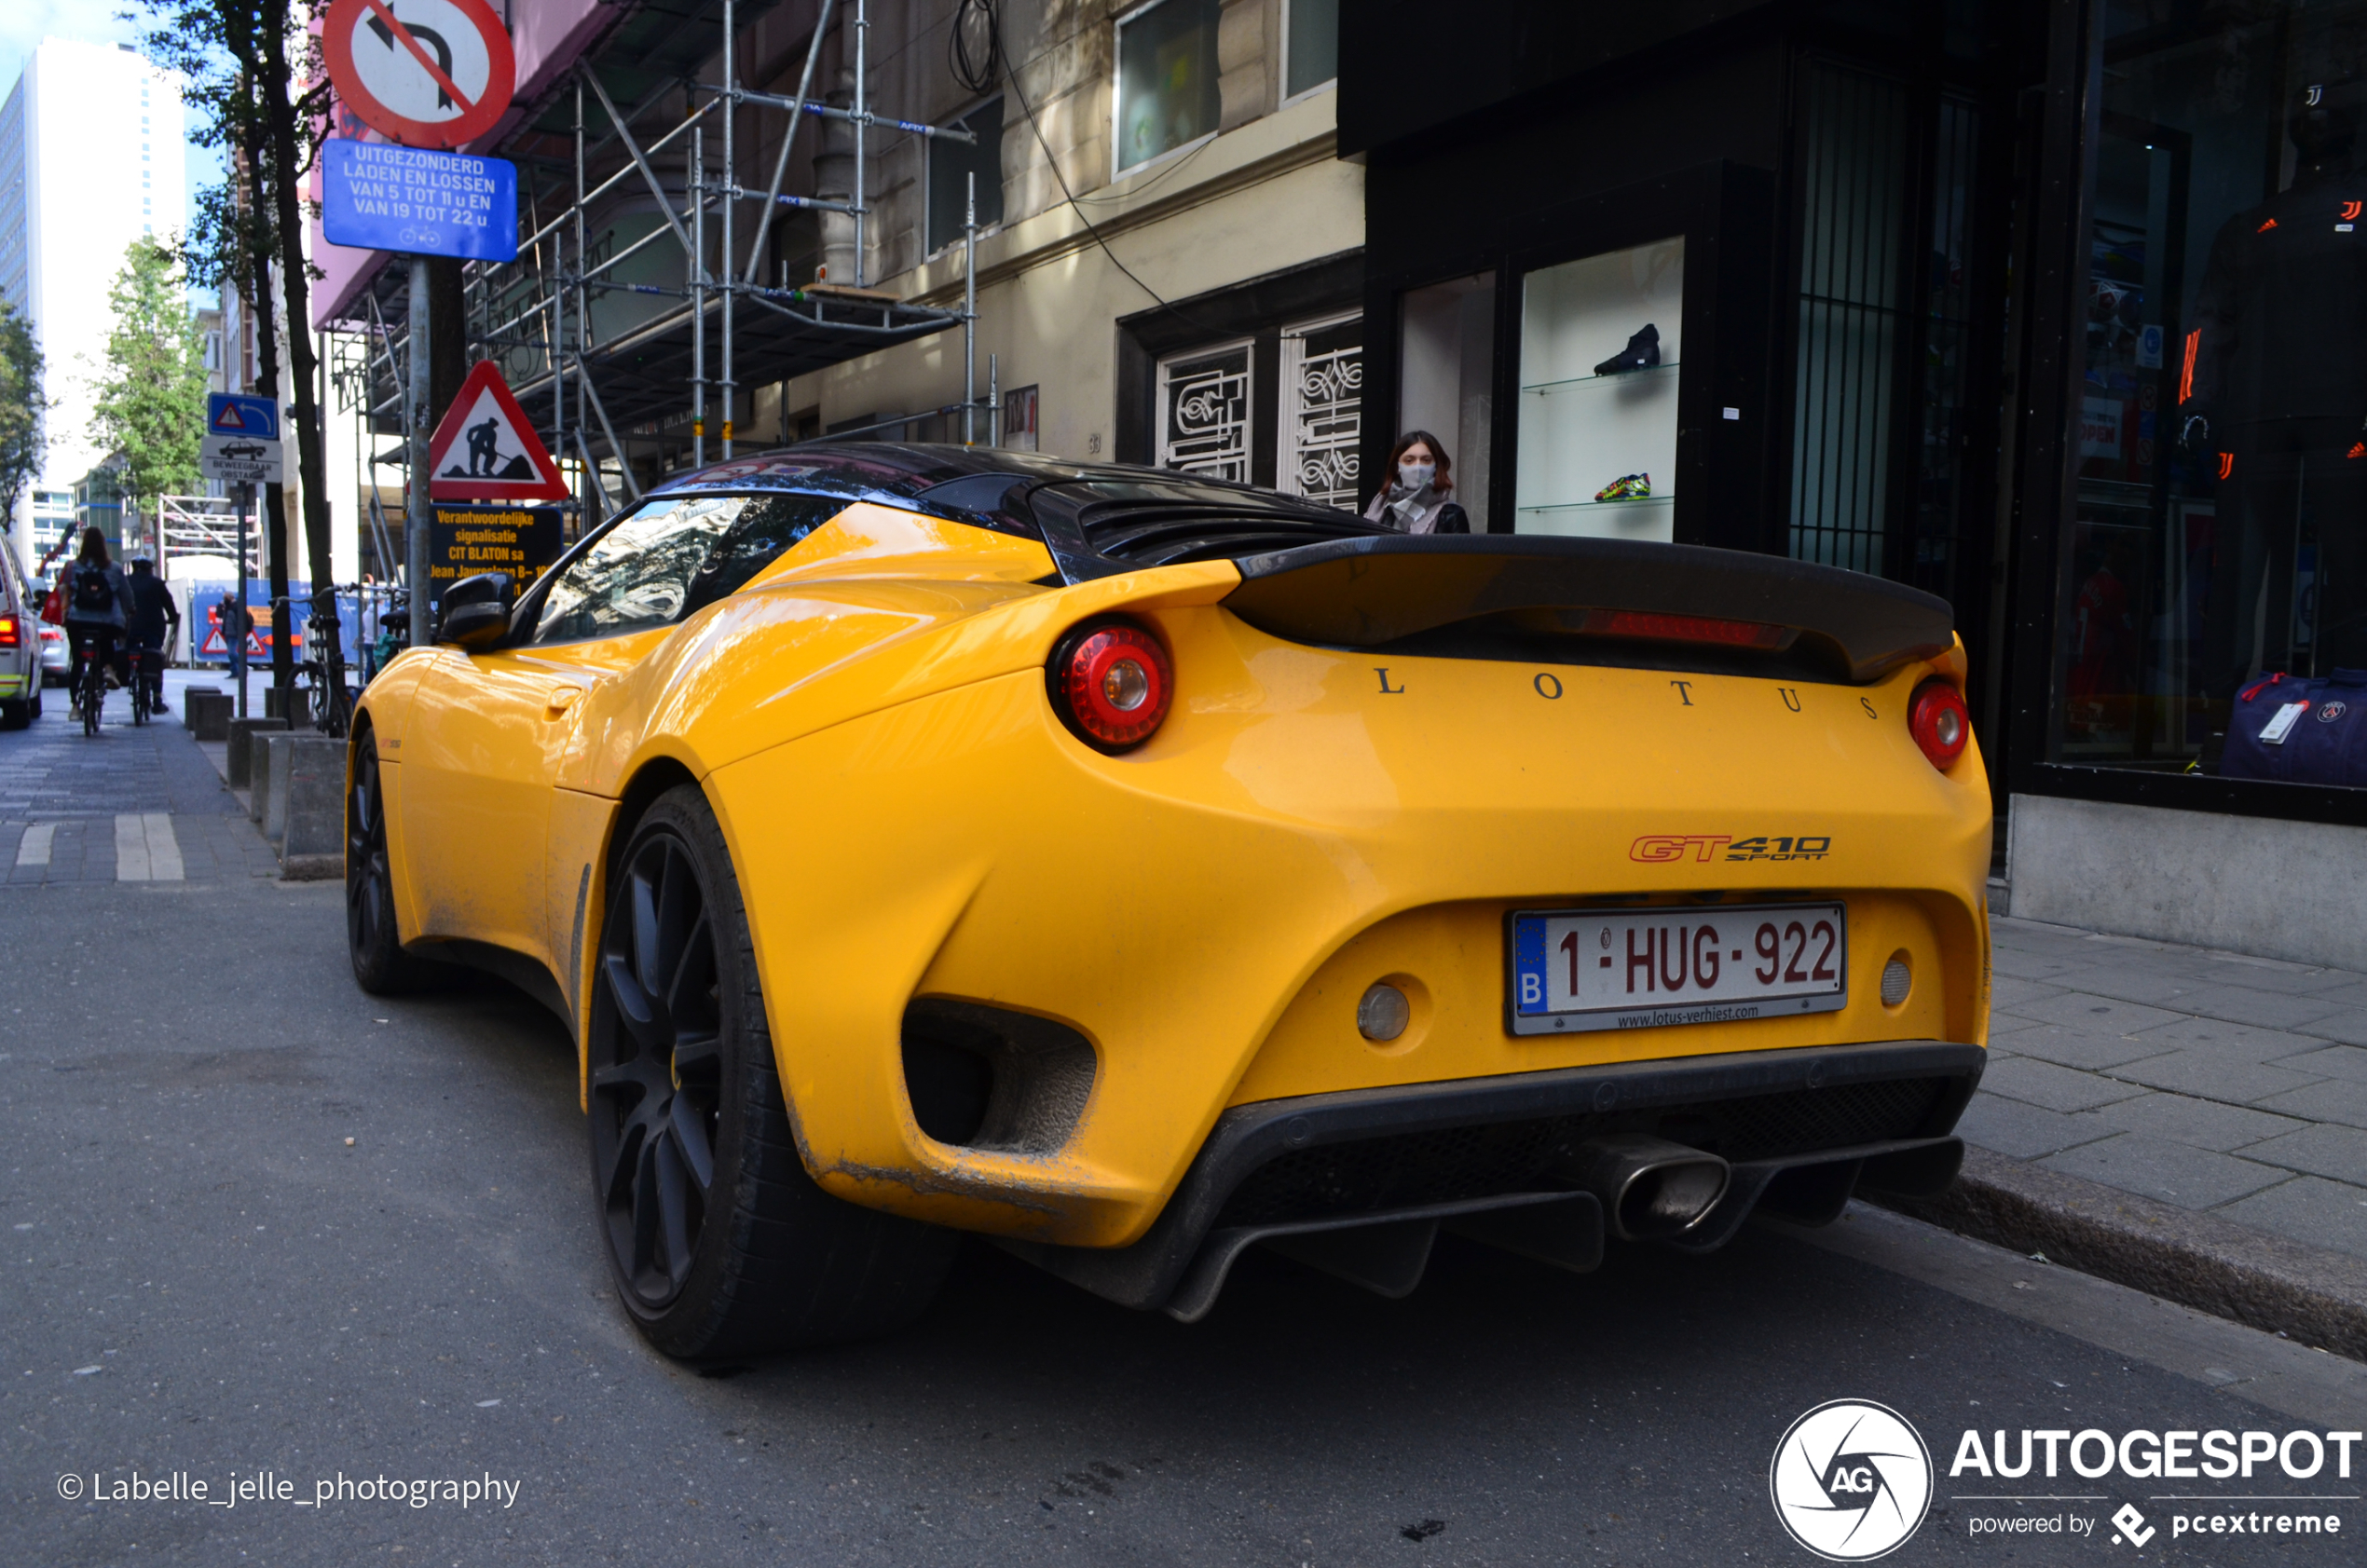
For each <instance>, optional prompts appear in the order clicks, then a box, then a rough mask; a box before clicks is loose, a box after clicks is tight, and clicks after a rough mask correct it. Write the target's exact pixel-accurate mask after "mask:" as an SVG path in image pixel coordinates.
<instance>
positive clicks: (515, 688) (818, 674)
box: [346, 442, 1990, 1362]
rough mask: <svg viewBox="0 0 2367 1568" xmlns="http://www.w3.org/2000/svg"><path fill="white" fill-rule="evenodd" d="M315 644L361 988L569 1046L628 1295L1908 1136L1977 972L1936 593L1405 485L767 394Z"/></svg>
mask: <svg viewBox="0 0 2367 1568" xmlns="http://www.w3.org/2000/svg"><path fill="white" fill-rule="evenodd" d="M512 598H513V595H512V592H511V586H510V581H509V579H508V578H507V577H506V576H503V575H500V574H487V575H485V576H480V577H476V578H472V579H465V580H463V581H461V582H458V583H456V584H454V585H453V586H452V587H451V588H450V589H448V590H447V591H446V594H445V605H444V609H443V619H442V622H441V624H440V626H439V627H438V628H437V629H436V636H435V638H434V639H432V641H433V645H434V646H427V647H422V648H415V649H413V650H411V651H409V652H406V653H404V655H403V656H402V657H401V658H400V659H398V660H396V661H394V662H393V663H392V664H391V665H390V667H389V668H388V669H387V671H386V672H385V673H384V674H383V675H380V676H379V677H378V678H377V679H376V681H374V682H372V683H371V685H370V687H369V689H368V690H367V691H366V692H365V693H364V694H363V699H362V703H361V711H360V716H359V717H358V718H357V720H356V722H355V725H354V729H353V734H352V739H351V742H350V745H351V751H350V756H349V781H350V784H349V801H348V850H347V856H346V866H347V873H348V882H347V914H348V924H347V932H348V937H349V944H350V948H351V958H352V964H353V969H354V973H355V975H356V976H357V978H358V979H359V980H360V982H361V984H362V985H363V988H364V989H368V990H370V991H373V992H386V991H393V990H400V989H405V988H408V987H411V986H415V985H419V984H422V983H426V982H427V981H429V980H430V979H431V977H432V975H433V970H434V967H435V966H434V964H433V962H432V961H434V960H438V959H443V960H449V961H460V962H469V963H477V964H482V965H484V966H486V967H488V968H491V969H493V970H495V971H496V972H498V973H501V974H505V975H511V976H512V977H513V978H514V979H515V980H516V981H518V982H519V983H520V984H522V985H524V986H525V987H527V989H530V990H531V991H533V992H534V993H535V994H536V995H538V996H540V997H541V998H542V999H543V1001H544V1002H546V1003H547V1004H548V1005H549V1006H550V1007H551V1008H552V1009H553V1010H554V1012H555V1013H557V1014H558V1015H559V1016H560V1017H562V1018H563V1019H565V1020H567V1021H568V1024H569V1025H570V1027H571V1028H572V1029H574V1030H575V1031H576V1034H577V1039H578V1041H579V1043H580V1046H581V1062H582V1072H583V1079H582V1094H583V1098H584V1103H585V1106H586V1108H587V1109H588V1111H589V1112H590V1114H589V1116H588V1117H587V1123H588V1126H589V1132H590V1140H591V1149H592V1164H593V1171H594V1180H595V1205H596V1214H597V1217H598V1223H599V1229H600V1235H601V1242H602V1246H603V1248H604V1249H605V1250H606V1252H607V1255H608V1257H609V1263H610V1266H611V1269H612V1272H613V1274H614V1275H615V1279H616V1283H617V1287H618V1295H619V1298H620V1300H621V1301H622V1302H623V1304H624V1306H625V1308H626V1310H627V1311H628V1312H629V1313H630V1315H631V1316H632V1318H633V1320H634V1321H635V1323H636V1325H637V1327H638V1328H639V1329H640V1330H641V1331H642V1333H643V1334H645V1335H646V1336H647V1337H648V1338H649V1339H650V1341H651V1343H654V1344H656V1345H657V1346H659V1347H660V1348H661V1349H663V1350H664V1351H665V1352H667V1353H669V1354H671V1355H674V1356H677V1357H683V1358H686V1359H689V1360H691V1361H697V1362H730V1361H737V1360H741V1359H744V1358H746V1357H751V1356H755V1355H759V1354H762V1353H764V1352H766V1351H769V1350H775V1349H779V1348H781V1347H783V1346H787V1345H793V1344H799V1343H812V1342H814V1341H819V1340H825V1339H829V1338H832V1337H837V1336H842V1335H849V1334H857V1333H864V1332H871V1331H876V1330H878V1329H882V1328H883V1327H887V1326H890V1325H893V1324H896V1323H898V1322H902V1321H905V1320H908V1319H910V1317H911V1316H914V1315H915V1314H917V1313H918V1312H920V1311H921V1310H922V1309H923V1308H924V1306H925V1305H926V1304H927V1302H928V1301H929V1299H930V1297H931V1294H932V1293H933V1292H934V1290H935V1289H936V1288H937V1282H938V1281H939V1279H940V1278H941V1277H942V1276H943V1275H944V1272H945V1270H946V1268H947V1266H948V1264H949V1261H950V1260H951V1256H952V1250H953V1246H954V1240H955V1233H958V1232H969V1233H973V1234H981V1235H985V1236H990V1237H992V1238H993V1239H994V1240H996V1241H997V1242H998V1243H1000V1244H1001V1245H1002V1246H1004V1247H1005V1248H1008V1249H1009V1250H1011V1251H1014V1252H1016V1253H1017V1254H1018V1255H1019V1256H1020V1257H1023V1258H1026V1259H1028V1260H1030V1261H1033V1262H1034V1263H1036V1264H1038V1265H1039V1266H1041V1267H1043V1268H1045V1269H1047V1270H1049V1271H1050V1272H1052V1273H1054V1274H1056V1275H1060V1276H1061V1277H1063V1278H1066V1279H1068V1280H1071V1281H1073V1282H1074V1283H1075V1284H1077V1285H1080V1286H1082V1287H1084V1288H1087V1289H1089V1290H1093V1291H1096V1292H1098V1293H1100V1294H1101V1295H1103V1296H1105V1297H1108V1298H1110V1299H1112V1300H1114V1301H1117V1302H1124V1303H1127V1304H1129V1305H1132V1306H1136V1307H1144V1308H1163V1309H1164V1310H1166V1311H1167V1312H1169V1313H1170V1314H1172V1315H1173V1316H1177V1317H1180V1318H1183V1319H1185V1320H1187V1321H1188V1320H1191V1319H1194V1318H1197V1317H1198V1316H1201V1315H1202V1314H1204V1313H1206V1312H1207V1311H1208V1310H1209V1309H1210V1307H1211V1304H1212V1303H1213V1302H1214V1301H1215V1299H1216V1297H1217V1293H1218V1291H1219V1289H1220V1288H1222V1286H1223V1283H1224V1281H1225V1275H1226V1272H1227V1270H1228V1269H1229V1268H1230V1267H1231V1265H1232V1263H1233V1261H1234V1260H1235V1259H1236V1258H1238V1256H1239V1255H1240V1253H1241V1252H1242V1250H1243V1249H1244V1248H1248V1247H1250V1246H1252V1245H1263V1246H1266V1247H1268V1248H1273V1249H1275V1250H1278V1251H1281V1252H1284V1253H1287V1254H1289V1255H1291V1256H1293V1257H1294V1258H1297V1259H1299V1260H1301V1261H1305V1262H1307V1263H1309V1264H1312V1265H1314V1266H1316V1267H1318V1268H1321V1269H1325V1270H1328V1271H1330V1272H1332V1273H1333V1274H1335V1275H1340V1276H1343V1277H1345V1278H1348V1279H1350V1280H1354V1281H1356V1282H1358V1283H1361V1284H1363V1285H1367V1286H1370V1287H1371V1288H1374V1289H1375V1290H1378V1291H1380V1292H1382V1293H1384V1294H1388V1295H1402V1294H1403V1293H1405V1292H1406V1291H1408V1290H1410V1289H1412V1288H1414V1287H1415V1285H1416V1282H1417V1281H1418V1280H1419V1278H1420V1276H1421V1274H1422V1271H1423V1268H1424V1266H1425V1264H1426V1261H1427V1259H1428V1256H1429V1253H1430V1245H1431V1241H1432V1239H1433V1237H1434V1236H1435V1235H1436V1234H1437V1232H1438V1231H1439V1229H1440V1228H1442V1227H1445V1228H1450V1229H1453V1230H1455V1231H1457V1232H1458V1233H1461V1234H1466V1235H1469V1236H1471V1237H1475V1238H1477V1239H1479V1240H1480V1241H1482V1242H1484V1243H1488V1244H1492V1245H1495V1246H1498V1247H1502V1248H1508V1249H1511V1250H1512V1251H1514V1252H1518V1253H1522V1254H1525V1255H1526V1256H1529V1257H1532V1258H1538V1259H1542V1260H1544V1261H1548V1262H1551V1263H1553V1264H1557V1265H1559V1266H1562V1267H1565V1268H1568V1269H1573V1270H1585V1269H1591V1268H1593V1267H1594V1266H1596V1265H1597V1264H1598V1263H1599V1262H1600V1261H1601V1260H1602V1257H1603V1253H1604V1240H1605V1237H1606V1235H1607V1234H1610V1235H1617V1236H1621V1237H1625V1238H1630V1239H1635V1240H1643V1241H1656V1242H1662V1243H1665V1244H1667V1245H1670V1246H1674V1247H1677V1248H1688V1249H1692V1250H1705V1249H1707V1248H1714V1247H1717V1246H1718V1245H1719V1244H1721V1243H1722V1242H1724V1241H1725V1240H1726V1239H1727V1238H1729V1237H1730V1236H1731V1235H1732V1234H1734V1233H1735V1231H1736V1230H1737V1229H1738V1228H1739V1227H1740V1226H1741V1225H1742V1223H1743V1222H1744V1220H1745V1219H1747V1218H1748V1217H1749V1216H1750V1215H1751V1214H1752V1213H1753V1212H1755V1211H1757V1212H1772V1213H1776V1214H1780V1215H1783V1216H1785V1217H1786V1218H1789V1219H1791V1220H1798V1221H1800V1222H1804V1223H1820V1222H1824V1221H1827V1220H1832V1219H1834V1218H1836V1217H1837V1216H1838V1215H1839V1214H1840V1211H1841V1209H1842V1207H1843V1206H1844V1205H1845V1204H1846V1203H1847V1202H1848V1200H1849V1199H1850V1197H1851V1195H1852V1194H1853V1193H1856V1192H1862V1191H1868V1190H1873V1191H1881V1192H1886V1193H1904V1194H1915V1193H1924V1194H1928V1193H1935V1192H1937V1191H1939V1190H1940V1189H1942V1188H1944V1187H1945V1186H1946V1185H1947V1184H1948V1182H1949V1181H1950V1180H1951V1179H1952V1178H1953V1176H1954V1174H1955V1171H1956V1168H1957V1166H1958V1163H1959V1162H1960V1160H1961V1158H1962V1154H1963V1148H1962V1145H1961V1144H1960V1143H1959V1142H1958V1141H1957V1139H1955V1138H1954V1137H1953V1136H1952V1129H1953V1127H1954V1125H1955V1122H1956V1117H1957V1115H1958V1113H1959V1112H1960V1111H1962V1110H1963V1106H1964V1104H1965V1102H1966V1100H1967V1099H1968V1098H1970V1096H1971V1095H1972V1093H1973V1090H1974V1087H1975V1085H1976V1084H1977V1081H1978V1079H1979V1076H1980V1073H1981V1068H1982V1063H1983V1060H1984V1057H1985V1052H1984V1049H1983V1044H1984V1042H1985V1040H1986V1038H1987V1031H1988V1013H1989V961H1988V925H1987V921H1986V920H1985V918H1984V903H1985V896H1986V892H1987V878H1988V873H1989V853H1990V797H1989V789H1988V785H1987V783H1986V780H1985V776H1984V773H1983V770H1982V766H1981V761H1980V757H1979V755H1978V753H1977V750H1976V748H1975V747H1974V744H1973V742H1972V737H1971V734H1970V730H1969V727H1968V725H1967V723H1966V720H1965V716H1964V704H1963V696H1962V687H1963V679H1964V670H1965V658H1964V653H1963V645H1962V643H1961V642H1960V641H1959V640H1958V639H1957V638H1956V636H1955V635H1954V632H1953V629H1952V626H1951V622H1950V611H1949V608H1948V606H1947V605H1946V604H1945V603H1943V602H1942V601H1940V600H1939V599H1936V598H1935V597H1933V596H1931V595H1929V594H1927V593H1920V592H1918V591H1916V590H1914V589H1911V588H1908V587H1904V586H1901V585H1899V584H1895V583H1891V582H1885V581H1882V580H1881V579H1875V578H1871V577H1866V576H1862V575H1860V574H1857V573H1854V572H1848V571H1842V570H1839V569H1836V568H1831V567H1826V566H1814V565H1811V564H1807V563H1802V562H1797V561H1790V560H1786V559H1782V558H1779V557H1772V556H1765V555H1754V554H1744V553H1738V552H1728V551H1719V550H1709V549H1701V548H1695V547H1690V546H1679V545H1667V544H1656V543H1639V542H1632V541H1626V540H1617V539H1574V538H1540V537H1536V536H1509V535H1485V534H1482V535H1470V536H1461V537H1453V536H1449V537H1419V538H1416V537H1408V536H1405V535H1402V534H1397V533H1393V532H1390V531H1389V530H1387V529H1384V528H1380V527H1378V526H1376V525H1372V524H1368V523H1366V522H1365V521H1363V520H1362V519H1361V518H1358V517H1356V516H1354V515H1352V514H1350V513H1348V512H1344V511H1334V510H1331V509H1329V508H1324V507H1320V506H1316V505H1313V504H1310V503H1307V502H1303V501H1299V500H1296V499H1293V498H1285V497H1282V496H1279V495H1276V494H1274V493H1272V492H1268V491H1261V490H1256V489H1252V488H1251V487H1249V486H1247V485H1240V484H1226V483H1223V482H1220V481H1214V480H1208V479H1202V478H1199V477H1197V476H1193V475H1189V474H1181V473H1173V472H1163V471H1158V470H1143V469H1132V468H1125V467H1117V466H1110V465H1084V464H1072V463H1066V462H1062V461H1060V460H1059V459H1057V458H1053V457H1038V456H1035V455H1033V454H1019V453H1011V452H998V451H991V450H972V449H965V448H961V447H945V446H926V445H910V446H906V445H896V444H889V443H828V442H823V443H812V444H807V445H802V446H798V447H792V448H788V449H786V450H783V451H779V452H774V453H769V454H765V455H762V456H759V457H749V458H743V459H739V460H735V461H732V462H727V463H723V464H720V465H718V466H714V467H710V468H707V469H705V470H699V471H696V472H692V473H690V474H688V475H685V476H683V477H680V478H677V479H674V480H671V481H669V482H668V483H666V484H664V485H663V486H662V487H661V488H659V489H657V490H655V491H653V492H651V493H650V495H649V496H648V497H647V498H646V499H644V500H643V501H642V502H641V503H640V504H638V505H636V506H635V507H633V508H632V509H630V510H629V511H626V512H624V513H623V514H622V515H621V516H619V517H618V518H616V519H614V520H612V521H610V522H609V524H607V525H605V526H602V527H600V528H597V529H595V530H594V531H593V532H592V533H591V534H590V535H589V536H588V537H586V538H585V539H583V540H582V541H581V543H579V544H578V545H576V546H575V547H574V548H573V549H572V550H570V551H569V552H568V553H567V554H566V555H564V556H563V557H561V559H560V560H559V562H558V563H557V565H556V566H554V567H553V568H552V570H550V571H549V572H548V573H546V574H545V575H544V576H543V577H541V578H540V579H539V580H538V581H536V582H535V584H534V585H533V586H532V588H531V589H530V590H529V591H528V592H527V593H525V594H524V595H523V597H521V598H519V599H518V600H517V601H516V603H514V604H513V602H512Z"/></svg>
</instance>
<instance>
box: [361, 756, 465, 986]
mask: <svg viewBox="0 0 2367 1568" xmlns="http://www.w3.org/2000/svg"><path fill="white" fill-rule="evenodd" d="M385 800H386V798H385V794H384V792H383V790H382V789H381V787H380V781H379V778H378V738H377V736H376V734H373V733H364V734H363V737H362V740H361V742H360V743H358V744H357V745H356V746H355V747H354V748H353V776H352V778H351V780H350V781H349V783H348V784H347V785H346V793H345V933H346V947H347V949H348V950H349V953H350V954H351V956H352V959H353V978H354V981H355V983H356V984H358V985H359V986H360V987H361V988H362V989H363V990H365V991H367V992H369V993H370V994H371V995H372V996H405V995H409V994H410V993H412V992H414V991H424V990H434V989H440V988H442V987H443V986H445V985H446V984H448V983H449V981H450V978H451V976H452V968H451V966H450V965H449V964H442V963H436V962H434V961H431V960H428V959H423V958H420V957H418V956H417V955H416V954H413V953H408V952H405V951H404V949H403V941H402V936H401V933H400V931H399V929H398V927H397V926H396V923H395V916H394V862H393V857H392V856H391V855H390V854H389V853H388V852H387V824H386V810H385Z"/></svg>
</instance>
